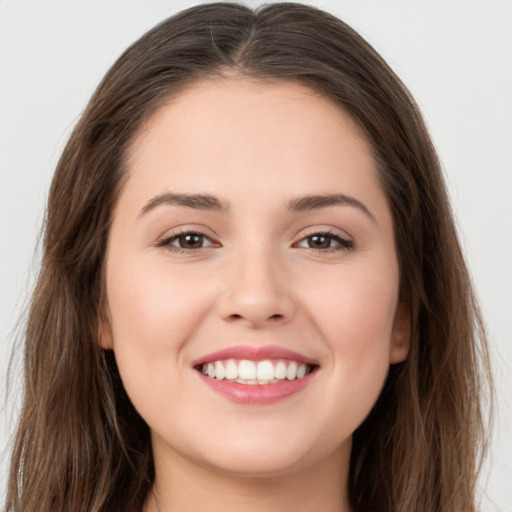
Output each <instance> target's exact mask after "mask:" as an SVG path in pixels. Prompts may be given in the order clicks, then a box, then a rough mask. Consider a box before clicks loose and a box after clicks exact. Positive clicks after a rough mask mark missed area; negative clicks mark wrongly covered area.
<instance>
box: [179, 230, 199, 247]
mask: <svg viewBox="0 0 512 512" xmlns="http://www.w3.org/2000/svg"><path fill="white" fill-rule="evenodd" d="M177 240H178V244H179V246H180V247H181V248H182V249H199V248H201V247H203V244H204V236H203V235H200V234H198V233H188V234H186V235H180V236H178V237H177Z"/></svg>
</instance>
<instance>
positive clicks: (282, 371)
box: [274, 361, 286, 379]
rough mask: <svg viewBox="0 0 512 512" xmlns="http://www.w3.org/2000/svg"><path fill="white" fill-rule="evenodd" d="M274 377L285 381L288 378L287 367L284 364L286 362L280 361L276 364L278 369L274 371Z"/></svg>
mask: <svg viewBox="0 0 512 512" xmlns="http://www.w3.org/2000/svg"><path fill="white" fill-rule="evenodd" d="M274 377H275V378H276V379H285V378H286V365H285V364H284V361H279V362H278V363H277V364H276V367H275V370H274Z"/></svg>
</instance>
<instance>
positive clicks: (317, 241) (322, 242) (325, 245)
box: [308, 235, 331, 249]
mask: <svg viewBox="0 0 512 512" xmlns="http://www.w3.org/2000/svg"><path fill="white" fill-rule="evenodd" d="M308 245H309V247H310V248H311V249H329V247H330V246H331V239H330V238H329V237H328V236H325V235H313V236H310V237H309V238H308Z"/></svg>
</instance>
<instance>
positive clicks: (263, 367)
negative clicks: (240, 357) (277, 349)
mask: <svg viewBox="0 0 512 512" xmlns="http://www.w3.org/2000/svg"><path fill="white" fill-rule="evenodd" d="M257 373H258V380H271V379H273V378H274V365H273V364H272V362H271V361H260V362H259V363H258V368H257Z"/></svg>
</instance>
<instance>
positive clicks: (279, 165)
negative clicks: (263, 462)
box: [128, 78, 382, 200]
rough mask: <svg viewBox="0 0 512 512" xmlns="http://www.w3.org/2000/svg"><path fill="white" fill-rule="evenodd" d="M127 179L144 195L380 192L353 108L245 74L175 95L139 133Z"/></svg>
mask: <svg viewBox="0 0 512 512" xmlns="http://www.w3.org/2000/svg"><path fill="white" fill-rule="evenodd" d="M128 176H129V179H128V185H130V182H131V186H132V187H133V188H136V189H137V191H138V193H142V192H143V191H144V192H145V193H146V194H151V193H156V192H158V189H162V188H170V189H175V188H178V189H180V190H183V191H186V192H195V191H201V192H208V193H212V194H215V195H218V196H221V197H222V196H223V195H225V194H227V195H229V194H231V195H233V196H235V197H245V198H247V199H248V200H250V197H251V196H252V197H253V198H254V197H262V196H261V194H265V196H267V197H268V196H269V195H272V194H273V193H279V192H280V193H284V192H287V193H288V194H289V195H294V194H295V195H300V194H304V193H305V192H308V193H332V192H333V189H335V188H337V187H341V188H344V189H346V190H345V191H348V189H357V188H358V187H359V188H360V187H361V186H363V188H365V189H366V193H368V191H369V190H372V191H373V192H378V193H380V194H381V195H382V193H381V190H380V186H379V184H378V174H377V169H376V164H375V160H374V158H373V156H372V150H371V146H370V144H369V142H368V141H367V139H366V138H365V137H364V135H363V134H362V130H361V129H360V128H359V126H358V125H357V124H356V123H355V122H354V121H353V119H352V118H351V117H350V115H349V114H348V113H346V112H345V111H344V110H343V109H342V108H340V107H339V106H338V105H336V104H334V103H333V102H332V101H331V100H329V99H327V98H325V97H323V96H321V95H320V94H318V93H317V92H315V91H314V90H312V89H309V88H307V87H305V86H303V85H300V84H297V83H291V82H282V81H272V82H261V81H253V80H250V79H247V78H226V79H216V80H208V81H203V82H199V83H196V84H194V85H193V86H191V87H189V88H187V89H186V90H185V91H184V92H182V93H181V94H179V95H177V96H175V97H173V98H171V99H169V101H168V102H166V103H165V104H164V105H163V106H161V107H160V108H159V109H158V110H157V111H156V112H155V113H154V114H153V115H152V116H151V117H150V118H149V119H148V120H147V121H146V122H145V124H144V125H143V126H142V127H141V128H140V130H139V132H138V134H137V136H136V137H135V139H134V142H133V143H132V145H131V147H130V150H129V154H128Z"/></svg>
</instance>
